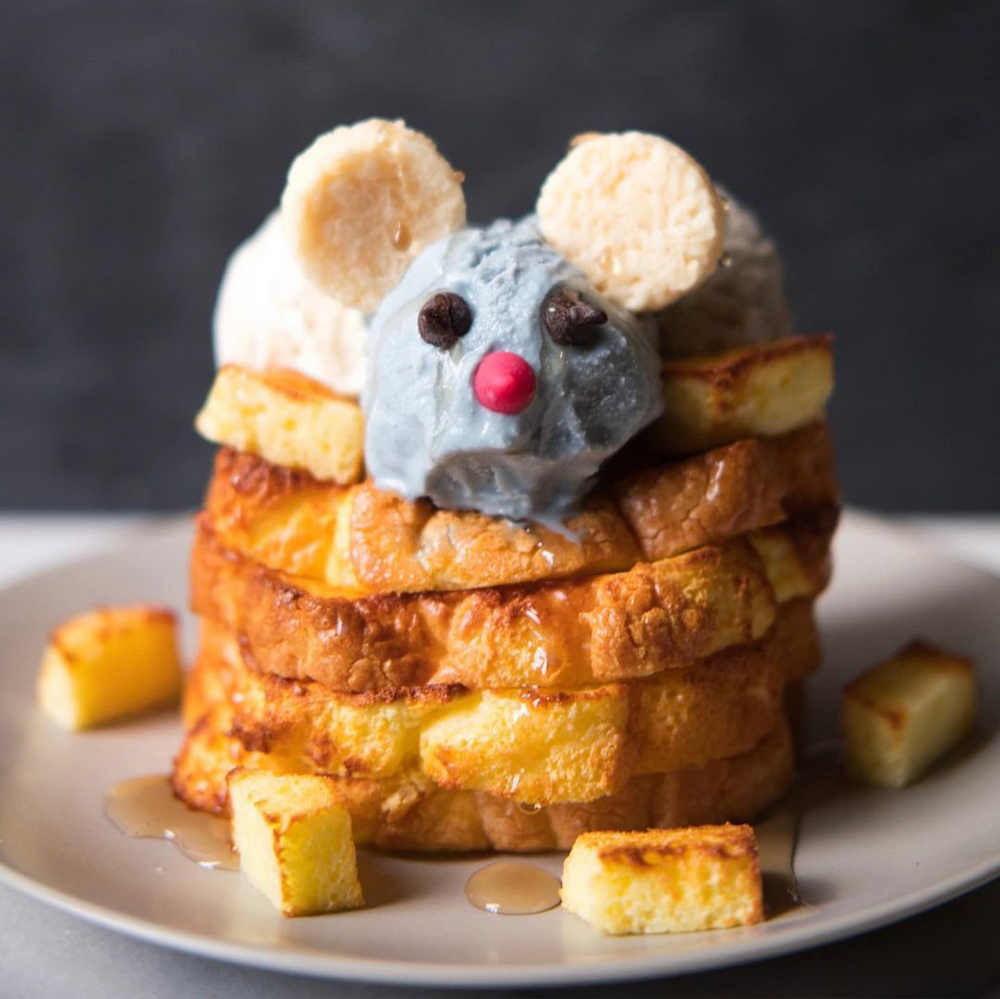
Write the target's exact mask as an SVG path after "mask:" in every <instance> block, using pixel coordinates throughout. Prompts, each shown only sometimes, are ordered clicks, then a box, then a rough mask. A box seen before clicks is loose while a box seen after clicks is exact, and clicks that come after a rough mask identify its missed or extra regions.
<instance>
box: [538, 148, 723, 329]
mask: <svg viewBox="0 0 1000 999" xmlns="http://www.w3.org/2000/svg"><path fill="white" fill-rule="evenodd" d="M537 211H538V219H539V224H540V226H541V230H542V234H543V235H544V236H545V239H546V240H547V241H548V242H549V243H550V244H551V245H552V246H554V247H555V248H556V249H557V250H559V252H560V253H562V254H563V255H564V256H565V257H566V258H567V259H568V260H569V261H570V262H571V263H574V264H576V265H577V266H578V267H580V268H581V269H582V270H583V271H584V273H585V274H586V275H587V277H588V278H589V279H590V280H591V281H592V282H593V283H594V286H595V287H596V288H597V289H598V291H601V292H603V293H604V294H606V295H607V296H608V297H609V298H612V299H614V300H615V301H617V302H619V303H621V304H622V305H624V306H626V307H627V308H629V309H632V310H633V311H636V312H644V311H647V310H650V309H659V308H662V307H663V306H665V305H668V304H669V303H670V302H672V301H674V300H675V299H677V298H679V297H680V296H681V295H683V294H684V293H685V292H687V291H690V290H691V289H692V288H694V287H696V286H697V285H699V284H700V283H701V282H702V281H704V280H705V278H707V277H708V276H709V274H711V273H712V271H713V270H714V269H715V266H716V264H717V263H718V261H719V256H720V254H721V253H722V242H723V238H724V236H725V229H726V224H725V208H724V206H723V202H722V200H721V199H720V197H719V196H718V194H717V193H716V191H715V188H714V187H713V185H712V181H711V180H710V179H709V177H708V174H706V173H705V171H704V170H703V169H702V167H701V166H700V165H699V164H698V163H696V162H695V161H694V160H693V159H692V158H691V157H690V156H689V155H688V154H687V153H685V152H684V150H682V149H680V148H678V147H677V146H675V145H674V144H673V143H671V142H668V141H667V140H666V139H663V138H660V137H659V136H656V135H648V134H646V133H644V132H624V133H621V134H614V135H595V134H593V133H587V134H586V135H584V136H581V137H580V139H579V140H575V141H574V142H573V143H572V146H571V149H570V152H569V153H568V154H567V155H566V157H565V158H564V159H563V161H562V162H561V163H560V164H559V165H558V166H557V167H556V168H555V170H553V171H552V173H551V174H549V176H548V179H547V180H546V181H545V183H544V185H543V186H542V190H541V193H540V194H539V198H538V208H537Z"/></svg>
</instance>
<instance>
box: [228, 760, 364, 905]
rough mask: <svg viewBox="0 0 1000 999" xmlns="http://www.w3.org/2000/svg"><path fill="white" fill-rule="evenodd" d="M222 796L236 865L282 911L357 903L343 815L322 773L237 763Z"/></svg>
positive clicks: (354, 870)
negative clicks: (225, 796)
mask: <svg viewBox="0 0 1000 999" xmlns="http://www.w3.org/2000/svg"><path fill="white" fill-rule="evenodd" d="M229 800H230V802H231V805H232V832H233V843H234V845H235V846H236V849H237V850H238V851H239V855H240V869H241V870H242V871H243V872H244V873H245V874H246V875H247V877H248V878H249V879H250V881H251V882H252V883H253V885H254V886H255V887H256V888H257V889H258V890H259V891H260V892H261V893H262V894H263V895H264V896H265V897H266V898H267V899H268V901H269V902H270V903H271V904H272V905H273V906H274V907H275V908H276V909H278V910H279V911H280V912H281V914H282V915H284V916H311V915H317V914H319V913H323V912H337V911H338V910H341V909H356V908H358V907H359V906H361V905H363V904H364V899H363V897H362V894H361V885H360V884H359V882H358V869H357V860H356V857H355V854H354V839H353V837H352V834H351V816H350V813H349V812H348V811H347V809H346V808H344V807H343V805H341V804H340V800H339V798H338V796H337V793H336V786H335V784H334V782H333V781H331V780H330V778H328V777H319V776H309V775H303V774H298V775H293V776H279V775H276V774H273V773H268V772H267V771H263V770H260V771H258V770H244V769H239V770H235V771H233V772H232V773H231V774H230V775H229Z"/></svg>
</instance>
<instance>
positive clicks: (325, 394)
mask: <svg viewBox="0 0 1000 999" xmlns="http://www.w3.org/2000/svg"><path fill="white" fill-rule="evenodd" d="M662 379H663V399H664V407H665V409H664V413H663V415H662V416H661V417H660V418H659V419H658V420H657V421H656V422H655V423H654V424H653V425H652V426H651V427H650V428H649V429H648V430H647V431H646V435H645V441H646V443H647V444H648V445H649V446H650V447H651V448H652V450H653V451H654V452H656V453H658V454H665V455H679V454H693V453H695V452H700V451H707V450H709V449H712V448H719V447H722V446H724V445H726V444H731V443H734V442H736V441H741V440H750V439H753V438H757V437H774V436H779V435H782V434H786V433H790V432H791V431H793V430H797V429H799V428H801V427H804V426H806V425H808V424H810V423H813V422H816V421H820V420H822V417H823V410H824V407H825V405H826V402H827V400H828V399H829V396H830V394H831V392H832V391H833V355H832V342H831V337H830V336H829V335H818V336H796V337H787V338H785V339H783V340H777V341H772V342H769V343H763V344H754V345H752V346H747V347H739V348H736V349H733V350H729V351H726V352H724V353H721V354H710V355H704V356H698V357H690V358H684V359H681V360H672V361H667V362H666V363H665V365H664V367H663V376H662ZM195 426H196V427H197V429H198V431H199V433H201V434H202V436H203V437H205V438H207V439H208V440H210V441H213V442H215V443H216V444H222V445H226V446H228V447H231V448H235V449H236V450H239V451H246V452H248V453H249V454H252V455H256V456H258V457H261V458H264V459H265V460H267V461H269V462H271V463H272V464H275V465H281V466H286V467H288V468H292V469H297V470H300V471H302V472H306V473H308V474H309V475H310V476H312V477H313V478H314V479H316V480H318V481H320V482H333V483H335V484H338V485H350V484H352V483H355V482H358V481H359V480H360V478H361V476H362V474H363V472H362V470H363V459H364V435H365V428H364V418H363V416H362V413H361V408H360V407H359V406H358V404H357V401H356V400H354V399H351V398H348V397H346V396H341V395H338V394H336V393H335V392H333V391H331V390H330V389H329V388H327V387H326V386H324V385H322V384H320V383H319V382H316V381H313V380H312V379H310V378H307V377H305V376H304V375H301V374H297V373H295V372H291V371H266V372H258V371H252V370H250V369H248V368H244V367H239V366H237V365H232V364H227V365H224V366H223V367H222V368H220V369H219V372H218V374H217V375H216V378H215V382H214V383H213V385H212V388H211V390H210V392H209V394H208V398H207V399H206V401H205V405H204V407H203V408H202V411H201V413H199V415H198V418H197V420H196V421H195ZM425 519H426V517H425ZM484 519H489V518H484ZM584 527H586V524H584ZM479 530H480V531H481V530H482V528H481V527H480V528H479ZM550 533H552V532H550ZM559 536H560V535H558V534H555V537H557V538H558V537H559Z"/></svg>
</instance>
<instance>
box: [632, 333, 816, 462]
mask: <svg viewBox="0 0 1000 999" xmlns="http://www.w3.org/2000/svg"><path fill="white" fill-rule="evenodd" d="M832 392H833V347H832V340H831V337H830V336H828V335H823V334H821V335H819V336H794V337H786V338H784V339H782V340H773V341H770V342H768V343H759V344H749V345H747V346H745V347H737V348H735V349H732V350H728V351H724V352H723V353H720V354H709V355H704V356H703V355H699V356H696V357H688V358H683V359H676V360H667V361H666V362H665V363H664V365H663V415H662V416H661V417H660V418H659V419H658V420H656V422H655V423H653V424H652V425H651V426H650V428H649V431H648V437H649V439H650V441H651V442H652V443H653V445H654V446H655V447H656V448H657V449H658V450H660V451H662V452H666V453H669V454H693V453H696V452H698V451H707V450H708V449H709V448H713V447H718V446H719V445H721V444H728V443H730V442H731V441H735V440H740V439H742V438H749V437H771V436H775V435H777V434H785V433H788V432H789V431H790V430H795V429H796V428H797V427H803V426H805V425H806V424H807V423H811V422H812V421H814V420H819V419H821V418H822V416H823V410H824V407H825V406H826V402H827V400H828V399H829V398H830V394H831V393H832Z"/></svg>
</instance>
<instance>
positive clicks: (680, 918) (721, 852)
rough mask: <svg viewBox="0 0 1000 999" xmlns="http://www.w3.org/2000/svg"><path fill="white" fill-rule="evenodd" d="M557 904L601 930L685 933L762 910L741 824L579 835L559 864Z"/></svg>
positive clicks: (737, 922)
mask: <svg viewBox="0 0 1000 999" xmlns="http://www.w3.org/2000/svg"><path fill="white" fill-rule="evenodd" d="M562 901H563V907H564V908H565V909H568V910H569V911H570V912H572V913H575V914H576V915H577V916H579V917H580V918H581V919H583V920H585V921H586V922H588V923H590V924H591V925H592V926H594V927H596V928H597V929H599V930H601V931H602V932H604V933H610V934H622V933H685V932H688V931H691V930H711V929H720V928H723V927H729V926H743V925H746V924H748V923H757V922H760V921H761V920H762V919H763V918H764V903H763V894H762V888H761V877H760V865H759V862H758V858H757V842H756V840H755V839H754V834H753V829H752V828H751V827H750V826H747V825H740V826H735V825H724V826H692V827H689V828H686V829H650V830H648V831H647V832H589V833H584V834H583V835H582V836H579V837H578V838H577V840H576V842H575V843H574V844H573V849H572V850H570V853H569V856H568V857H567V858H566V862H565V864H564V866H563V886H562Z"/></svg>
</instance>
